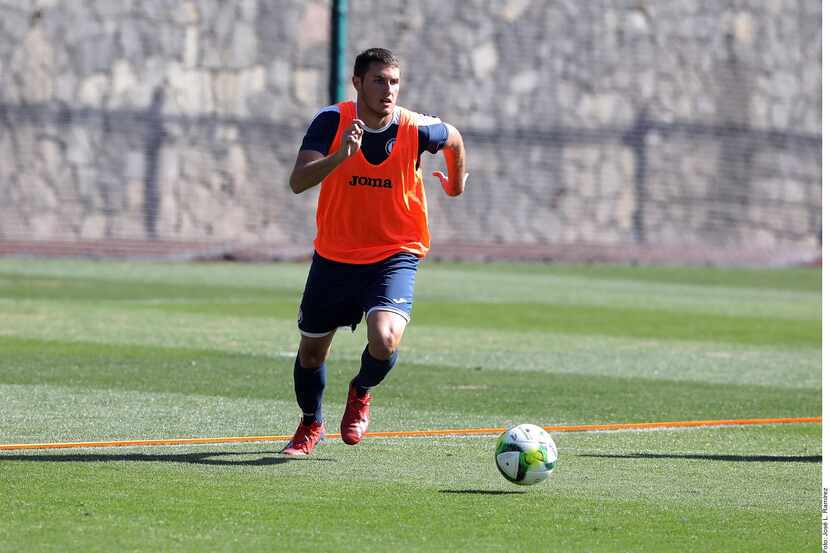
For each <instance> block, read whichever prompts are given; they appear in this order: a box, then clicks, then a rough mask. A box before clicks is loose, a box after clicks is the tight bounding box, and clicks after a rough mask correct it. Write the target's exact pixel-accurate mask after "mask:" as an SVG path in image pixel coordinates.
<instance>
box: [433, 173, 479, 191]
mask: <svg viewBox="0 0 830 553" xmlns="http://www.w3.org/2000/svg"><path fill="white" fill-rule="evenodd" d="M432 176H433V177H438V180H439V181H441V186H442V187H443V188H444V192H446V193H447V194H448V195H450V196H457V195H458V194H459V192H458V191H457V190H454V189H453V188H452V187H451V185H450V178H449V177H448V176H447V175H445V174H444V173H442V172H441V171H433V172H432ZM469 176H470V173H464V180H463V181H462V182H461V189H462V190H463V189H464V187H465V186H467V177H469Z"/></svg>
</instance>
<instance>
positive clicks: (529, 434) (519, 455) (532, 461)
mask: <svg viewBox="0 0 830 553" xmlns="http://www.w3.org/2000/svg"><path fill="white" fill-rule="evenodd" d="M558 457H559V454H558V453H557V451H556V444H555V443H553V439H552V438H551V437H550V434H548V433H547V432H545V431H544V430H543V429H542V428H539V427H538V426H536V425H534V424H520V425H518V426H514V427H512V428H508V429H507V430H506V431H505V432H504V433H503V434H502V435H501V436H499V441H498V443H497V444H496V466H497V467H498V469H499V472H501V474H502V476H504V477H505V478H507V479H508V480H510V481H511V482H513V483H514V484H519V485H521V486H530V485H532V484H538V483H539V482H543V481H544V480H547V478H548V476H550V473H551V472H553V469H554V468H555V467H556V460H557V458H558Z"/></svg>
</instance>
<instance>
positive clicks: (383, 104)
mask: <svg viewBox="0 0 830 553" xmlns="http://www.w3.org/2000/svg"><path fill="white" fill-rule="evenodd" d="M400 75H401V72H400V69H398V68H397V67H394V66H391V65H383V64H380V63H373V64H371V65H370V66H369V70H368V71H367V72H366V74H365V75H363V78H358V77H355V81H356V82H355V87H357V90H358V96H360V98H361V100H362V101H363V104H364V105H365V106H366V107H367V108H368V109H369V110H370V111H372V112H373V113H374V114H376V115H377V116H378V117H386V116H388V115H391V114H392V112H393V111H394V109H395V105H396V104H397V102H398V88H399V87H400V83H401V76H400Z"/></svg>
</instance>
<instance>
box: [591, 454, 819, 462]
mask: <svg viewBox="0 0 830 553" xmlns="http://www.w3.org/2000/svg"><path fill="white" fill-rule="evenodd" d="M579 457H597V458H602V459H689V460H692V461H730V462H733V463H821V455H708V454H704V453H621V454H610V453H609V454H604V453H596V454H583V455H579Z"/></svg>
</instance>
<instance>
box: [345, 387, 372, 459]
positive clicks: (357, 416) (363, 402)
mask: <svg viewBox="0 0 830 553" xmlns="http://www.w3.org/2000/svg"><path fill="white" fill-rule="evenodd" d="M371 401H372V395H371V394H366V395H365V396H363V397H360V396H358V395H357V390H356V389H355V387H354V386H349V398H348V399H347V400H346V411H345V412H344V413H343V420H341V421H340V437H341V438H342V439H343V441H344V442H346V443H347V444H349V445H355V444H358V443H360V440H362V439H363V434H364V433H365V432H366V429H367V428H369V403H370V402H371Z"/></svg>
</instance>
